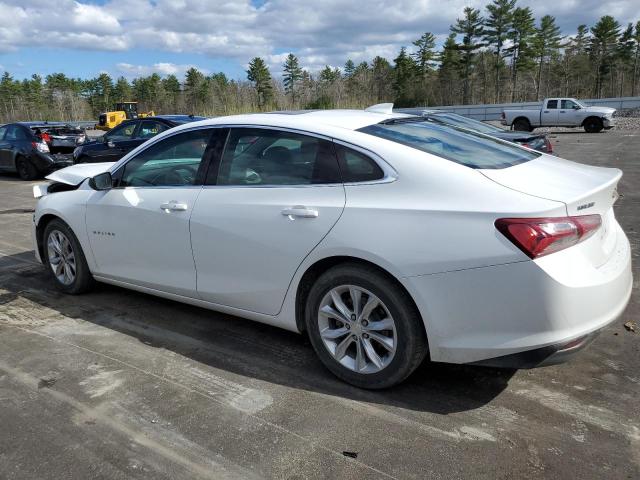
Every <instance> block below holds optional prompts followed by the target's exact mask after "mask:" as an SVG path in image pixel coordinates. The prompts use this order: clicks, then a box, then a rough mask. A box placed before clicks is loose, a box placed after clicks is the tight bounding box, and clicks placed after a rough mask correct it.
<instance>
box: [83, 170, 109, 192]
mask: <svg viewBox="0 0 640 480" xmlns="http://www.w3.org/2000/svg"><path fill="white" fill-rule="evenodd" d="M89 186H90V187H91V188H93V189H94V190H111V188H113V179H112V178H111V172H103V173H99V174H98V175H96V176H95V177H92V178H90V179H89Z"/></svg>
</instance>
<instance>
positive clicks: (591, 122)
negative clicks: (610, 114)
mask: <svg viewBox="0 0 640 480" xmlns="http://www.w3.org/2000/svg"><path fill="white" fill-rule="evenodd" d="M582 126H583V127H584V131H585V132H587V133H600V132H601V131H602V129H603V128H604V125H602V120H600V119H599V118H598V117H589V118H587V119H586V120H585V121H584V123H583V124H582Z"/></svg>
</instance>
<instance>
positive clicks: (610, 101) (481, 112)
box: [402, 97, 640, 121]
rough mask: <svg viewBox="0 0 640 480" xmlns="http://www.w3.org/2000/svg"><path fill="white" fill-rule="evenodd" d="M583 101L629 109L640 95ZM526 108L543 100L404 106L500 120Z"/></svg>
mask: <svg viewBox="0 0 640 480" xmlns="http://www.w3.org/2000/svg"><path fill="white" fill-rule="evenodd" d="M579 100H580V101H581V102H583V103H586V104H587V105H591V106H598V107H612V108H615V109H617V110H628V109H632V108H640V97H618V98H595V99H585V100H582V99H579ZM520 108H522V109H525V108H532V109H535V108H542V102H521V103H496V104H486V105H450V106H444V107H415V108H403V109H402V110H403V111H404V112H407V113H409V112H415V113H419V112H420V111H422V110H442V111H444V112H451V113H457V114H458V115H463V116H465V117H470V118H474V119H476V120H482V121H487V120H500V118H501V115H502V111H503V110H514V109H520Z"/></svg>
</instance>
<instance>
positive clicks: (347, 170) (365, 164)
mask: <svg viewBox="0 0 640 480" xmlns="http://www.w3.org/2000/svg"><path fill="white" fill-rule="evenodd" d="M336 154H337V155H338V162H339V164H340V173H342V179H343V181H344V183H355V182H372V181H374V180H380V179H381V178H383V177H384V172H383V171H382V169H381V168H380V166H379V165H378V164H377V163H376V162H375V161H373V160H372V159H370V158H369V157H367V156H366V155H364V154H363V153H360V152H357V151H356V150H352V149H351V148H347V147H344V146H342V145H337V144H336Z"/></svg>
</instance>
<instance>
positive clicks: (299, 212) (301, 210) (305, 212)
mask: <svg viewBox="0 0 640 480" xmlns="http://www.w3.org/2000/svg"><path fill="white" fill-rule="evenodd" d="M282 215H284V216H285V217H289V219H291V220H293V219H294V218H295V217H298V218H316V217H317V216H318V210H314V209H312V208H307V207H304V206H302V205H296V206H294V207H291V208H285V209H284V210H282Z"/></svg>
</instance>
